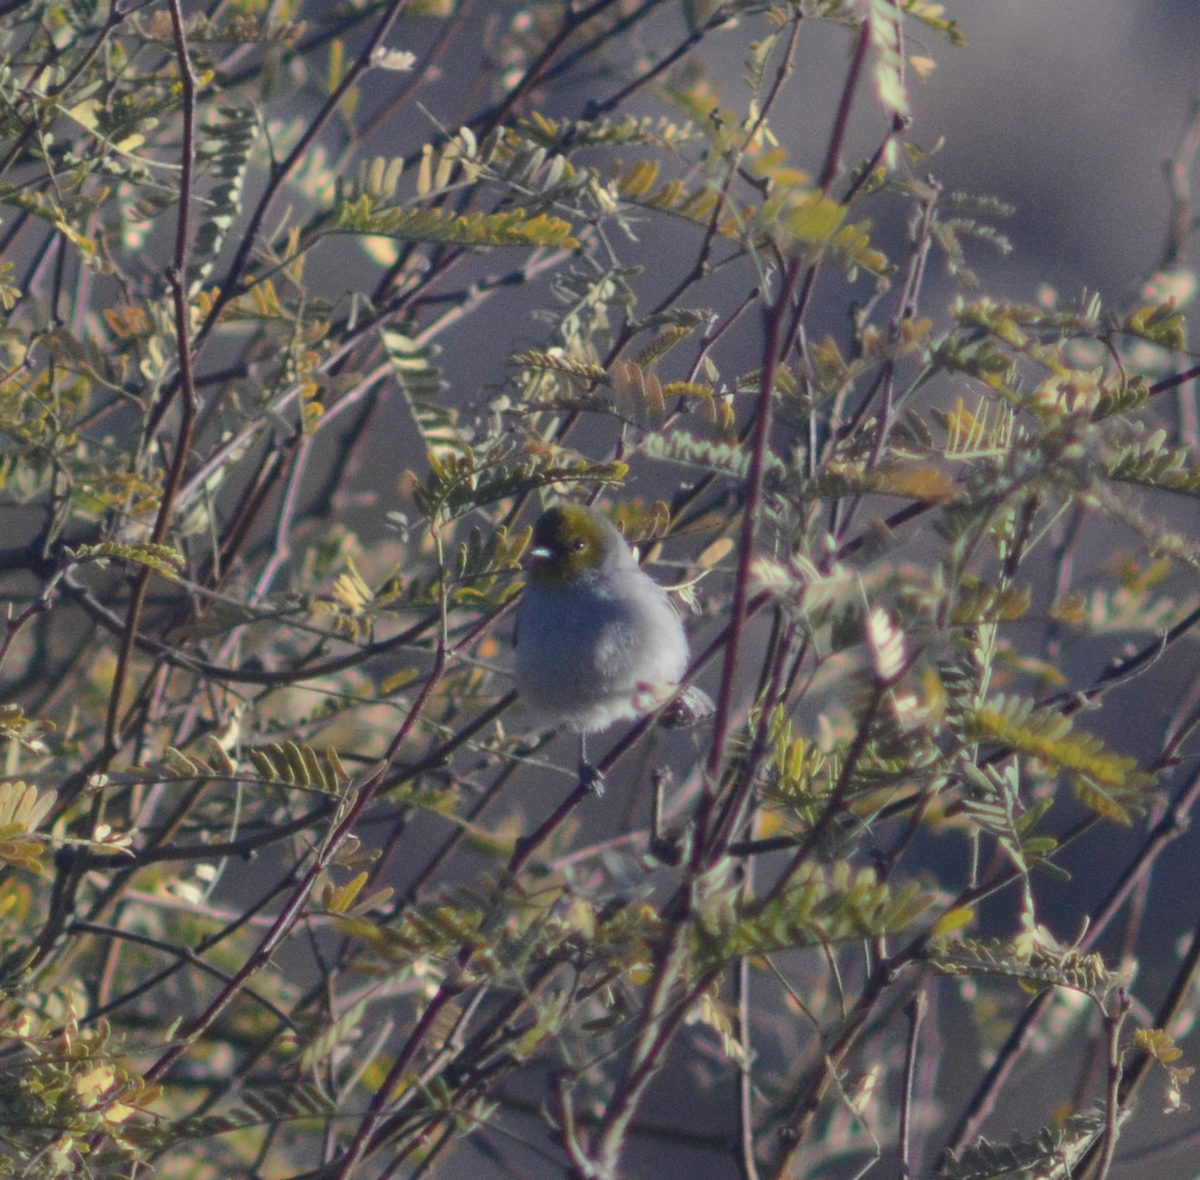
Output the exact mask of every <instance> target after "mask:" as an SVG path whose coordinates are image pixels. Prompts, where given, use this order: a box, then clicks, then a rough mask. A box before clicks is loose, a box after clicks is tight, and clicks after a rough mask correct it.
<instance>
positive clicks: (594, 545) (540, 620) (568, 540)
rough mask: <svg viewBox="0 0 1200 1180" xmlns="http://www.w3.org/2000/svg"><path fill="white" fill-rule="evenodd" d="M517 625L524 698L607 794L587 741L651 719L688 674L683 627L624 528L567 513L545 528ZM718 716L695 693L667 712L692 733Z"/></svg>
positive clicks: (554, 514)
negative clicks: (558, 730) (570, 740)
mask: <svg viewBox="0 0 1200 1180" xmlns="http://www.w3.org/2000/svg"><path fill="white" fill-rule="evenodd" d="M527 568H528V573H529V582H528V584H527V585H526V587H525V596H524V598H523V599H522V601H521V607H520V613H519V614H518V616H517V692H518V693H519V694H520V696H521V698H522V699H523V700H524V701H525V703H526V704H527V705H528V706H529V707H530V708H531V709H532V710H533V711H534V713H535V714H537V716H538V718H539V719H540V720H542V721H545V722H550V723H553V724H557V725H565V726H567V727H568V728H569V729H573V730H575V731H576V732H578V733H579V734H580V774H581V776H583V777H584V779H585V781H588V782H591V783H592V785H593V786H594V787H595V788H596V789H597V790H600V789H601V787H602V784H601V782H600V779H599V776H598V774H597V773H596V771H595V768H594V767H592V766H590V764H589V763H588V761H587V747H586V735H587V734H589V733H595V732H597V731H598V730H601V729H607V728H608V726H610V725H612V723H613V722H614V721H620V720H622V719H624V718H632V717H639V716H642V715H643V714H646V713H652V712H654V710H655V709H658V708H660V707H661V706H662V705H664V704H665V703H666V702H667V701H668V700H669V699H670V698H671V696H672V695H673V694H674V693H675V692H676V690H677V689H678V686H679V680H680V678H681V677H682V676H683V674H684V672H685V671H686V670H687V663H688V643H687V636H686V635H685V634H684V630H683V624H682V623H681V622H680V619H679V616H678V614H677V613H676V611H675V608H674V606H672V604H671V600H670V599H669V598H668V597H667V593H666V591H665V590H663V588H662V587H661V586H660V585H659V584H658V583H657V582H655V581H654V580H653V579H652V578H650V577H649V576H648V575H647V574H646V573H644V572H643V570H642V569H641V567H640V566H639V565H638V563H637V558H636V557H634V555H633V552H632V551H631V550H630V548H629V546H628V545H627V544H626V543H625V538H624V537H622V536H621V534H620V533H619V532H618V531H617V529H616V527H615V526H614V525H613V524H612V523H611V522H610V521H608V520H607V519H606V518H605V517H603V516H601V515H600V514H599V513H598V512H595V511H593V510H592V509H591V508H585V507H583V506H582V505H579V504H560V505H558V506H556V507H554V508H550V509H548V510H547V511H546V512H544V513H542V515H541V516H540V517H539V518H538V521H537V524H536V525H534V529H533V544H532V546H531V547H530V549H529V553H528V565H527ZM712 711H713V703H712V701H711V699H710V698H709V697H708V695H707V694H706V693H705V692H703V691H702V690H701V689H699V688H695V687H692V686H689V687H687V688H685V689H684V690H683V692H682V693H680V694H679V696H678V697H677V698H676V699H675V701H674V702H673V703H672V705H671V707H670V709H668V711H667V716H668V718H669V721H670V722H673V723H674V724H689V723H691V722H692V721H696V720H699V719H700V718H702V717H706V716H707V715H708V714H710V713H711V712H712Z"/></svg>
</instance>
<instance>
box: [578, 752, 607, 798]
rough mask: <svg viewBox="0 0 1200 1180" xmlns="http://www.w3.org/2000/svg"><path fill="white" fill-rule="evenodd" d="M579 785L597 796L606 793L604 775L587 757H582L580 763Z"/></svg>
mask: <svg viewBox="0 0 1200 1180" xmlns="http://www.w3.org/2000/svg"><path fill="white" fill-rule="evenodd" d="M579 785H580V787H581V788H583V789H584V790H587V791H591V793H592V794H593V795H595V796H596V797H597V798H599V796H601V795H603V794H604V785H605V784H604V775H603V774H602V773H601V772H600V771H599V770H597V769H596V767H594V766H593V765H592V764H591V763H590V762H588V761H587V759H582V760H581V761H580V763H579Z"/></svg>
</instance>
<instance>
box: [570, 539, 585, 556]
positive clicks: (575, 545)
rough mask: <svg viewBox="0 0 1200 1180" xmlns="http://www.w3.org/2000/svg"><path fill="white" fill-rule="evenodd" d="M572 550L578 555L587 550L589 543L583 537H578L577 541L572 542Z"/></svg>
mask: <svg viewBox="0 0 1200 1180" xmlns="http://www.w3.org/2000/svg"><path fill="white" fill-rule="evenodd" d="M571 548H572V549H574V550H575V552H576V553H581V552H582V551H583V550H584V549H586V548H587V542H586V541H585V540H584V539H583V538H582V537H576V538H575V540H573V541H572V542H571Z"/></svg>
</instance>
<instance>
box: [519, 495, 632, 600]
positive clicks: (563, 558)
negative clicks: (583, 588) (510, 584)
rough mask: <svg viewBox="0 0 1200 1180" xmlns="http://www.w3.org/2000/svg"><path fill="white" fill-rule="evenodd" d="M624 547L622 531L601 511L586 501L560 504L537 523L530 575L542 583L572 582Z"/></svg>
mask: <svg viewBox="0 0 1200 1180" xmlns="http://www.w3.org/2000/svg"><path fill="white" fill-rule="evenodd" d="M624 548H625V543H624V541H623V540H622V539H621V534H620V533H618V532H617V530H616V529H615V528H614V527H613V526H612V525H611V524H609V522H608V521H607V520H605V519H604V517H602V516H601V515H600V514H599V513H598V512H593V511H592V509H590V508H585V507H583V505H582V504H559V505H556V506H555V507H554V508H549V509H547V510H546V511H545V512H543V513H542V515H541V516H539V517H538V520H537V524H535V525H534V526H533V544H532V546H531V547H530V549H529V577H530V579H531V580H532V581H533V582H535V583H537V585H539V586H563V585H568V584H569V583H570V582H572V581H574V580H575V579H576V578H580V577H583V576H584V575H586V574H587V573H589V572H591V571H593V570H598V569H600V568H602V567H603V566H604V565H605V564H606V563H607V562H609V561H610V560H611V559H612V557H613V555H614V553H615V554H617V555H618V556H619V553H620V550H621V549H624ZM626 552H628V550H626Z"/></svg>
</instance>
